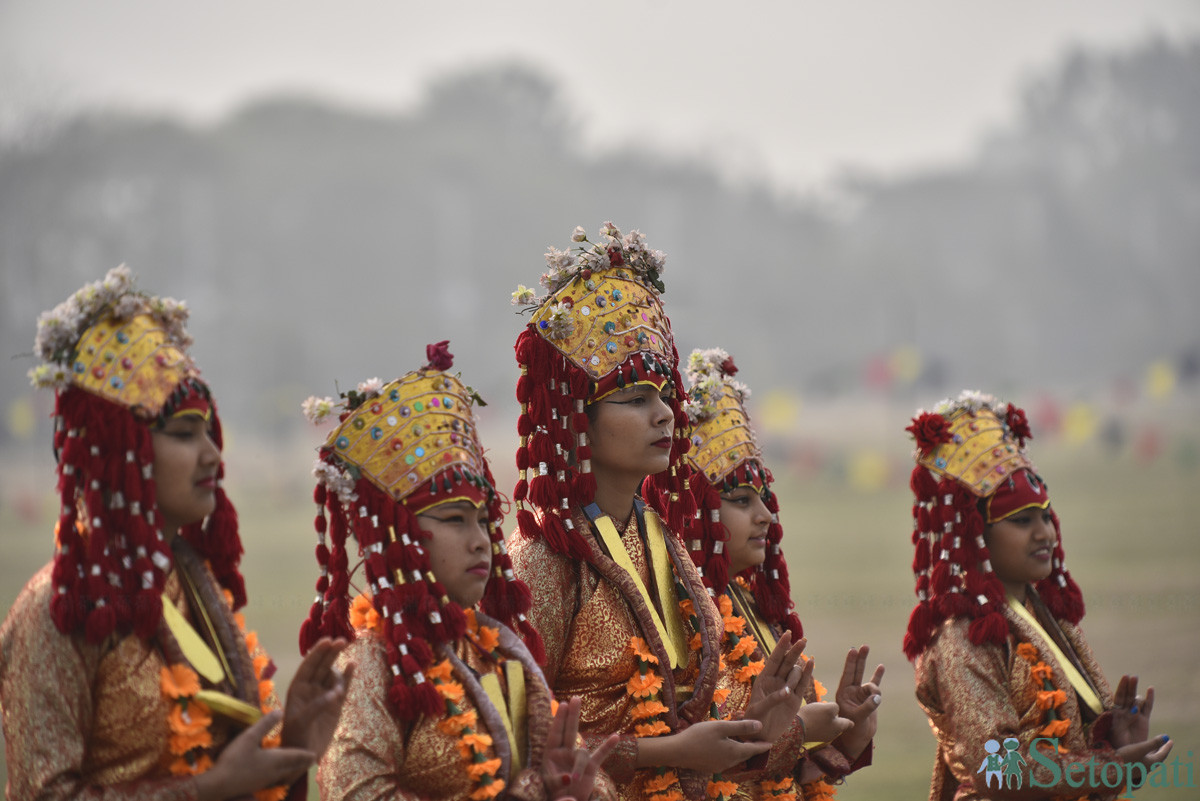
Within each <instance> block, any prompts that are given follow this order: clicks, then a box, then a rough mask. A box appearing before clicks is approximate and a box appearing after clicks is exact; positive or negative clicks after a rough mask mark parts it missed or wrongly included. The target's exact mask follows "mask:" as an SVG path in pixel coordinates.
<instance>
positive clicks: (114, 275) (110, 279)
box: [100, 264, 133, 299]
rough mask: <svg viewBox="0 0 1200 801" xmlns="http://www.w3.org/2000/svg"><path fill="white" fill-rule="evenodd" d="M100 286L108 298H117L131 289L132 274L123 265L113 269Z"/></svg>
mask: <svg viewBox="0 0 1200 801" xmlns="http://www.w3.org/2000/svg"><path fill="white" fill-rule="evenodd" d="M100 286H101V288H102V289H103V291H104V292H105V293H106V294H107V295H108V296H109V298H111V299H115V298H119V297H120V296H121V295H124V294H126V293H128V292H129V291H130V290H132V289H133V273H131V272H130V271H129V268H128V267H126V266H125V265H124V264H122V265H121V266H119V267H114V268H113V269H111V270H109V271H108V274H107V275H105V276H104V280H103V281H101V282H100Z"/></svg>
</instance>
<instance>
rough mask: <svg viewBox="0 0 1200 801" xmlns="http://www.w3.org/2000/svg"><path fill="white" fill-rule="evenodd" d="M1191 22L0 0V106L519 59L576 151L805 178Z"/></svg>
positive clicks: (956, 126) (940, 2)
mask: <svg viewBox="0 0 1200 801" xmlns="http://www.w3.org/2000/svg"><path fill="white" fill-rule="evenodd" d="M1153 33H1160V34H1162V35H1165V36H1168V37H1172V38H1180V37H1184V36H1189V37H1195V36H1197V35H1200V2H1198V0H836V1H835V0H827V1H826V2H810V1H808V0H791V1H790V2H757V1H755V0H743V1H742V2H738V3H732V2H727V1H726V2H714V0H691V1H690V2H666V1H665V0H606V2H603V3H577V2H569V1H568V0H529V1H524V0H506V2H496V0H469V1H464V0H438V1H437V2H422V3H418V2H413V0H352V2H348V3H347V2H342V3H334V2H320V3H318V2H307V1H305V0H205V2H203V3H188V4H184V3H182V2H168V1H167V0H103V2H74V1H68V0H0V111H2V112H3V119H4V120H5V121H6V122H8V123H11V122H12V120H13V119H14V118H19V117H20V116H21V115H24V114H26V113H29V112H31V111H32V112H46V111H51V112H52V111H55V110H61V109H63V108H70V107H73V106H76V105H79V104H88V105H104V104H111V105H121V106H135V107H138V108H152V109H155V108H157V109H167V110H172V111H181V112H186V113H187V114H189V115H192V116H194V117H196V118H198V119H200V120H211V119H214V118H217V117H219V116H220V115H222V114H225V113H227V112H228V111H229V110H230V109H232V108H235V107H236V106H237V105H238V104H240V103H243V102H245V101H246V100H247V99H249V98H252V97H254V96H255V95H259V94H262V93H266V92H270V91H274V90H290V91H298V92H302V93H307V94H314V95H319V96H323V97H329V98H336V99H338V100H339V101H341V102H344V103H353V104H361V105H368V106H371V107H375V108H383V109H393V110H403V109H408V108H412V107H413V105H414V104H415V103H418V102H419V101H420V98H421V92H422V90H423V87H425V86H426V85H427V83H428V81H429V80H430V78H431V77H436V76H438V75H441V74H444V73H446V72H447V71H451V70H461V69H464V68H469V67H472V66H478V65H481V64H487V63H491V62H495V61H500V60H519V61H521V62H524V63H528V64H530V65H533V66H535V67H539V68H541V69H543V70H545V71H546V72H547V73H548V74H550V75H552V76H553V77H554V78H555V79H556V80H558V81H559V82H560V85H561V86H562V88H563V89H564V94H565V96H566V97H567V99H568V102H569V104H570V107H571V109H572V112H573V113H574V114H575V115H576V118H577V119H578V120H579V121H580V122H581V123H583V127H584V130H586V131H587V134H588V142H589V145H590V146H592V147H602V148H603V147H611V146H613V145H617V144H620V143H623V142H627V141H631V140H639V141H648V142H651V143H653V144H654V145H655V146H656V147H659V148H661V149H665V150H668V151H669V152H675V153H680V152H682V153H688V154H698V155H701V156H704V157H706V158H710V159H712V160H714V161H715V162H716V163H719V164H720V165H721V166H722V167H723V168H724V169H726V170H727V171H729V172H730V173H732V174H740V175H751V176H759V175H771V176H773V177H774V178H776V179H778V180H779V181H780V182H781V183H782V184H784V185H788V186H791V187H803V186H806V185H809V184H811V183H812V182H814V181H820V180H822V179H826V178H829V177H830V176H833V175H836V173H837V171H838V170H839V169H841V168H843V167H845V166H847V165H857V166H861V167H867V168H870V169H875V170H888V171H891V170H903V169H905V168H908V167H911V166H915V165H920V164H927V163H929V162H931V161H943V160H946V159H953V158H956V157H961V156H963V155H964V154H967V153H969V152H970V150H971V148H972V146H973V145H974V143H976V142H977V141H978V139H979V136H980V135H981V134H982V133H983V132H985V131H986V130H988V129H989V128H991V127H995V126H996V125H998V124H1002V123H1003V122H1004V121H1005V120H1006V119H1008V118H1009V116H1010V115H1011V113H1012V111H1013V109H1014V102H1015V98H1016V90H1017V89H1018V88H1019V86H1020V85H1021V83H1022V81H1023V80H1025V79H1026V77H1027V76H1028V75H1029V74H1030V73H1031V71H1033V70H1036V69H1039V68H1045V67H1046V66H1047V65H1050V64H1053V63H1054V61H1055V59H1056V58H1057V57H1058V55H1059V54H1060V53H1061V52H1062V51H1063V49H1064V48H1066V47H1067V46H1069V45H1071V44H1088V45H1110V46H1122V45H1127V44H1129V43H1132V42H1136V41H1140V40H1142V39H1144V38H1145V37H1147V36H1149V35H1151V34H1153Z"/></svg>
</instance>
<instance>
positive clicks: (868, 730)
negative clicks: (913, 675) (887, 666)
mask: <svg viewBox="0 0 1200 801" xmlns="http://www.w3.org/2000/svg"><path fill="white" fill-rule="evenodd" d="M870 651H871V649H870V647H868V646H866V645H864V646H862V647H860V648H851V649H850V651H849V652H848V653H847V654H846V664H845V665H844V666H843V667H842V679H841V681H840V682H838V688H837V693H836V694H835V695H834V699H835V700H836V701H837V705H838V712H839V714H840V715H841V716H842V717H844V718H849V719H850V720H851V721H852V722H853V723H854V728H853V729H851V730H850V731H848V732H846V733H845V735H843V736H842V748H843V750H845V752H846V754H847V756H849V757H851V758H852V759H853V758H857V757H858V755H859V754H861V753H862V752H863V750H864V749H866V747H867V744H868V743H870V742H871V738H873V737H874V736H875V730H876V729H877V728H878V725H879V721H878V715H877V714H876V713H877V712H878V711H879V703H880V701H882V700H883V696H882V695H881V694H880V692H879V685H880V683H881V682H882V681H883V665H879V666H878V667H876V668H875V673H874V674H873V675H872V676H871V680H870V681H868V682H865V683H864V682H863V675H864V674H865V673H866V669H867V655H868V654H869V653H870ZM809 739H812V738H809Z"/></svg>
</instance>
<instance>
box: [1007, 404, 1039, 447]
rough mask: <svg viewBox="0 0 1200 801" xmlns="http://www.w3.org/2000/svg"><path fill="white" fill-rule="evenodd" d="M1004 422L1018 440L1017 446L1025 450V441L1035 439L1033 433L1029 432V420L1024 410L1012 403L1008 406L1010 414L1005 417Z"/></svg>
mask: <svg viewBox="0 0 1200 801" xmlns="http://www.w3.org/2000/svg"><path fill="white" fill-rule="evenodd" d="M1004 422H1005V423H1007V424H1008V430H1009V431H1011V432H1012V435H1013V436H1014V437H1016V438H1017V445H1019V446H1020V447H1022V448H1024V447H1025V440H1027V439H1033V432H1032V431H1030V430H1029V418H1028V417H1026V416H1025V410H1024V409H1018V408H1017V407H1016V406H1013V405H1012V404H1011V403H1010V404H1008V414H1007V415H1005V418H1004Z"/></svg>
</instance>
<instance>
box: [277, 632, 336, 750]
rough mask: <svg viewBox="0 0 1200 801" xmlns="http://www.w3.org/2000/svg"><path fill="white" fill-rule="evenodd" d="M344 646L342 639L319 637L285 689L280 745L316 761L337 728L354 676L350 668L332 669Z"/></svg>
mask: <svg viewBox="0 0 1200 801" xmlns="http://www.w3.org/2000/svg"><path fill="white" fill-rule="evenodd" d="M347 644H348V643H346V641H345V640H331V639H329V638H327V637H323V638H322V639H320V640H319V641H318V642H317V644H316V645H314V646H313V648H312V650H311V651H309V652H308V656H306V657H304V661H303V662H301V663H300V667H299V668H298V669H297V670H296V675H295V677H294V678H293V679H292V683H291V684H290V685H289V686H288V692H287V702H286V703H285V705H284V716H283V731H282V733H281V741H282V744H283V745H284V746H287V747H292V748H302V749H304V750H306V751H310V752H312V753H313V754H315V755H316V758H317V759H320V758H321V755H322V754H324V753H325V749H326V748H327V747H328V746H329V741H330V740H331V739H333V732H334V730H335V729H337V723H338V717H339V716H340V715H341V712H342V703H343V702H344V701H345V700H346V689H347V688H348V687H349V686H350V679H351V677H352V676H353V674H354V665H350V666H349V667H347V668H346V671H345V672H344V673H343V672H342V671H339V670H338V669H337V668H336V667H334V662H335V661H336V660H337V658H338V655H339V654H341V652H342V651H343V650H345V648H346V646H347Z"/></svg>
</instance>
